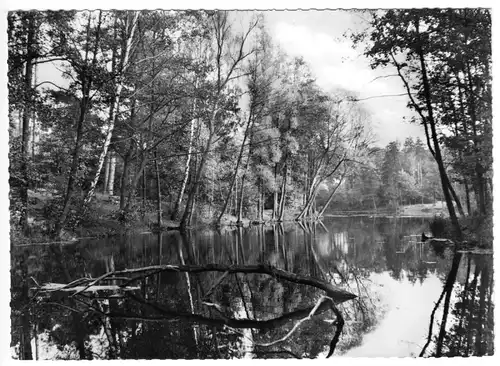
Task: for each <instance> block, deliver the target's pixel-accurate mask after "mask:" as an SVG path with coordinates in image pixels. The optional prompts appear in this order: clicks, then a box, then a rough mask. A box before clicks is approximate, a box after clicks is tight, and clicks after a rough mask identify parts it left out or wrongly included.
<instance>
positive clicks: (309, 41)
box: [273, 14, 423, 145]
mask: <svg viewBox="0 0 500 366" xmlns="http://www.w3.org/2000/svg"><path fill="white" fill-rule="evenodd" d="M344 15H345V14H344ZM344 18H345V17H344ZM344 20H345V19H344ZM335 21H336V18H335V17H334V16H332V17H331V22H332V23H335ZM344 23H345V22H344ZM347 27H348V25H346V24H344V25H343V27H342V28H343V29H346V28H347ZM318 28H321V30H318ZM335 28H338V27H336V26H332V27H330V28H327V29H326V28H325V26H324V25H323V26H322V27H319V26H318V25H317V24H315V23H314V22H313V21H312V22H310V24H300V25H297V24H292V23H291V22H288V21H279V22H277V23H276V24H275V26H274V27H273V33H274V38H275V40H276V41H277V42H278V43H279V44H280V46H281V47H282V49H283V50H284V51H285V52H286V53H287V54H289V55H290V56H302V57H303V58H304V60H305V61H306V62H308V64H309V65H310V67H311V70H312V72H313V73H314V75H315V76H316V80H317V83H318V85H319V86H320V87H322V88H323V89H324V90H326V91H330V90H333V89H335V88H339V87H340V88H342V89H346V90H349V91H352V92H354V93H355V94H356V95H357V96H358V97H359V98H360V99H363V98H371V97H377V96H388V95H396V94H402V93H405V90H404V88H403V86H402V85H401V83H400V80H399V79H398V78H392V77H391V78H378V77H380V76H386V75H389V74H394V73H395V72H391V70H372V69H371V67H370V65H369V62H368V60H367V59H366V58H365V57H364V56H363V55H361V54H360V52H359V51H358V50H355V49H353V48H352V47H351V42H350V41H349V40H347V39H344V38H342V31H341V30H339V29H335ZM377 78H378V79H377ZM362 103H363V106H364V107H365V108H366V110H367V111H368V112H370V115H371V119H372V121H373V127H374V132H375V133H376V135H377V136H378V139H379V143H380V144H383V145H385V144H387V143H388V142H390V141H393V140H396V139H399V140H402V141H404V139H405V138H406V137H408V136H413V137H416V136H422V135H423V131H422V129H421V127H420V126H418V125H410V124H409V123H405V122H403V117H405V116H409V115H411V111H410V110H409V109H408V108H407V98H406V97H405V96H398V97H382V98H373V99H369V100H366V101H363V102H362Z"/></svg>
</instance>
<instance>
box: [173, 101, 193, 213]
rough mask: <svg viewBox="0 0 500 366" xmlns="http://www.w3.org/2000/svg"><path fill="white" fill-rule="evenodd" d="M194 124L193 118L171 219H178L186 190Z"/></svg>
mask: <svg viewBox="0 0 500 366" xmlns="http://www.w3.org/2000/svg"><path fill="white" fill-rule="evenodd" d="M193 108H194V107H193ZM194 125H195V119H194V118H193V119H192V120H191V126H190V133H189V147H188V155H187V158H186V168H185V169H184V179H183V180H182V185H181V190H180V191H179V196H178V197H177V200H176V201H175V207H174V211H173V212H172V215H171V217H170V218H171V219H172V220H174V221H175V220H178V219H179V210H180V207H181V203H182V199H183V197H184V191H185V190H186V185H187V181H188V178H189V169H190V166H191V153H192V151H193V138H194Z"/></svg>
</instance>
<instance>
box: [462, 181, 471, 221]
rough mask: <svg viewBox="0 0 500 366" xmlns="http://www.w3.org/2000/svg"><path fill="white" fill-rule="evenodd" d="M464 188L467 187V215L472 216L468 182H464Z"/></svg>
mask: <svg viewBox="0 0 500 366" xmlns="http://www.w3.org/2000/svg"><path fill="white" fill-rule="evenodd" d="M464 187H465V202H466V204H467V214H468V215H469V216H470V215H471V206H470V192H469V185H468V184H467V182H466V181H465V182H464Z"/></svg>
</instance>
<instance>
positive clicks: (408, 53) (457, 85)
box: [8, 9, 492, 238]
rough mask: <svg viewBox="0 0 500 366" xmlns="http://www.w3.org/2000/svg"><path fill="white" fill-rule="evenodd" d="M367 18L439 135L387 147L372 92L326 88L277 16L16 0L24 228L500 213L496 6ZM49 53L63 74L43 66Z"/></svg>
mask: <svg viewBox="0 0 500 366" xmlns="http://www.w3.org/2000/svg"><path fill="white" fill-rule="evenodd" d="M365 13H366V14H365V16H367V17H368V18H369V19H368V20H367V21H369V23H368V25H369V28H367V30H366V31H364V32H358V33H354V32H352V33H350V34H346V37H347V38H350V39H351V40H352V43H353V47H357V48H358V49H360V52H362V53H363V54H364V56H365V57H367V58H368V59H369V60H370V64H371V66H372V68H384V69H390V70H391V72H394V73H396V74H395V75H393V76H396V77H399V78H400V80H401V82H402V83H403V85H404V86H405V88H406V90H407V96H408V107H409V108H410V109H412V110H413V111H414V112H415V114H414V118H413V121H412V122H413V123H416V124H420V125H422V126H423V127H424V129H425V134H426V139H425V141H421V139H420V138H416V139H412V138H408V139H407V140H406V141H404V143H403V146H401V142H399V141H394V142H391V143H389V144H388V145H387V146H386V147H385V148H384V147H381V146H379V145H377V143H376V136H375V135H374V134H373V129H372V126H371V116H370V113H369V111H368V110H366V108H364V107H363V103H361V100H360V99H359V98H358V96H357V95H356V94H355V93H353V92H350V91H348V90H345V89H342V88H338V89H335V90H322V89H321V88H320V87H319V86H318V84H317V81H316V79H315V75H314V74H313V73H312V71H311V69H310V67H309V65H308V64H307V62H306V61H305V60H304V59H303V58H301V57H291V56H289V55H287V54H286V53H285V52H284V51H282V50H281V48H280V47H279V44H276V43H275V42H274V41H273V39H272V37H271V36H270V33H269V31H268V29H267V28H266V19H265V15H264V14H262V13H257V12H225V11H188V10H186V11H156V10H155V11H138V12H137V11H118V10H116V11H100V10H95V11H82V12H77V11H45V12H11V13H9V16H8V42H9V44H8V46H9V49H8V51H9V58H8V78H9V79H8V90H9V124H10V127H9V133H10V142H9V146H10V153H9V158H10V187H11V192H10V198H11V207H10V211H11V227H12V229H13V230H14V232H17V233H19V235H20V236H23V235H35V234H40V235H49V236H52V237H60V238H64V237H68V235H69V233H74V232H77V231H78V228H82V227H92V226H100V225H101V224H102V223H103V222H104V223H105V222H113V223H118V225H125V226H126V225H130V224H133V223H138V222H141V223H142V224H144V225H147V226H148V227H154V228H156V229H160V230H161V229H164V228H172V227H173V228H181V229H187V228H190V227H195V226H199V225H202V224H219V225H220V224H236V225H241V224H243V223H244V222H247V223H248V222H252V223H255V224H258V223H264V222H282V221H284V220H316V219H318V218H321V217H323V216H324V214H325V213H330V212H334V211H336V210H341V211H345V210H365V211H370V210H373V211H374V212H377V211H382V212H393V210H394V209H397V208H398V207H400V206H404V205H409V204H415V203H422V204H423V203H430V202H436V201H440V200H444V201H445V202H446V205H447V209H448V212H449V217H450V221H451V224H452V225H453V227H454V232H455V234H457V235H459V236H461V229H460V225H461V224H460V223H459V220H461V219H462V218H464V217H465V216H472V215H479V216H491V200H492V197H491V196H492V169H491V165H492V156H491V151H492V150H491V149H492V143H491V136H492V122H491V118H492V117H491V75H490V66H491V65H490V64H491V45H490V36H491V29H490V28H491V19H490V15H489V12H488V11H485V10H457V9H455V10H453V9H447V10H439V11H438V10H424V9H422V10H415V9H414V10H411V11H402V10H391V11H387V12H380V13H379V12H365ZM47 65H51V68H52V75H56V77H53V78H52V79H50V78H44V79H42V78H41V77H39V76H38V74H37V73H39V71H38V70H39V68H41V67H44V66H47ZM401 123H407V122H403V121H401ZM113 227H115V228H116V227H117V226H116V225H115V226H113ZM111 231H113V230H111ZM118 231H119V230H118ZM80 232H81V230H80ZM69 236H71V235H69Z"/></svg>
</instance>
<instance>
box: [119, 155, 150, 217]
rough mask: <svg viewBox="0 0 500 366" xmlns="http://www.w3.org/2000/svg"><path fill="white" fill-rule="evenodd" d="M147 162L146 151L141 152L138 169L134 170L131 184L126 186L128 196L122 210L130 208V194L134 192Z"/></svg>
mask: <svg viewBox="0 0 500 366" xmlns="http://www.w3.org/2000/svg"><path fill="white" fill-rule="evenodd" d="M147 163H148V157H147V155H146V152H143V157H142V159H141V163H140V166H139V170H138V171H137V172H136V174H135V176H134V179H133V180H132V184H130V186H129V187H128V189H127V190H128V197H127V203H126V204H125V207H124V210H125V211H128V210H129V209H130V204H131V203H132V196H133V195H134V194H135V193H136V190H137V185H138V184H139V180H140V179H141V178H142V172H143V171H144V168H145V167H146V165H147Z"/></svg>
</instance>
